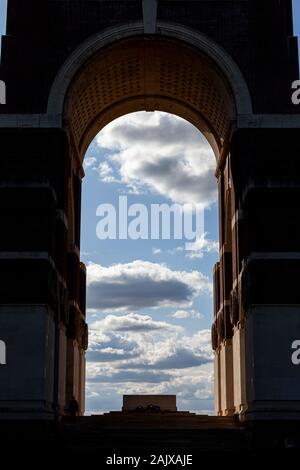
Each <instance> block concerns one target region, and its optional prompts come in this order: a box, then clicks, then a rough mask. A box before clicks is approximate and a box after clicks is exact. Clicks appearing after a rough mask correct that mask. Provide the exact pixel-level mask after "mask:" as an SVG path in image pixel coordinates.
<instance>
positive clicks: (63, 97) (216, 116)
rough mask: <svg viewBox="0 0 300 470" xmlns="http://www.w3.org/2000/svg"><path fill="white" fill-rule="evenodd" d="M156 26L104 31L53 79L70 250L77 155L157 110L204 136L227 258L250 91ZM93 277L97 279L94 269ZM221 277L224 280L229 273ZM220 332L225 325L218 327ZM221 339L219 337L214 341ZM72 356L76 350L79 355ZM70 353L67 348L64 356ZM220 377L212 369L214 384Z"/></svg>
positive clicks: (207, 50) (218, 60) (216, 55)
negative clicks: (124, 122)
mask: <svg viewBox="0 0 300 470" xmlns="http://www.w3.org/2000/svg"><path fill="white" fill-rule="evenodd" d="M161 28H162V31H163V34H162V35H161V36H160V35H158V36H155V37H154V36H145V35H143V34H142V33H141V35H140V34H139V33H138V32H137V31H138V28H137V30H136V31H135V33H134V35H133V36H132V37H128V36H130V35H129V34H128V31H125V32H123V33H124V38H123V39H122V40H120V39H119V37H120V36H122V34H121V33H119V36H118V35H117V37H116V40H115V41H113V40H112V38H111V35H110V34H108V39H107V38H106V36H105V35H104V36H105V37H104V39H103V38H102V39H101V41H100V42H99V41H98V39H97V38H95V39H93V38H92V39H91V41H88V44H86V45H84V46H83V47H82V49H80V50H79V51H75V53H74V57H73V56H72V57H71V58H70V61H69V62H68V63H66V64H65V66H64V67H63V68H62V71H61V72H60V73H59V75H58V77H57V78H56V80H55V82H54V85H53V87H52V91H51V93H50V98H49V103H48V115H49V116H51V114H52V113H54V114H55V113H56V114H57V113H59V112H60V110H61V112H62V117H63V122H64V125H65V128H66V130H67V134H68V138H69V152H70V156H71V162H72V171H73V174H74V175H75V178H73V181H72V180H71V181H70V186H69V192H68V194H69V198H70V200H69V209H68V211H69V213H68V220H69V221H70V224H69V227H70V228H69V230H68V244H69V246H70V247H74V249H73V248H72V250H73V251H74V252H77V251H76V250H77V249H78V248H79V246H80V236H79V233H80V210H79V209H78V208H79V207H80V198H79V194H80V179H81V178H82V177H83V175H84V169H83V160H84V156H85V154H86V151H87V149H88V147H89V145H90V143H91V142H92V141H93V139H94V138H95V137H96V135H97V134H98V133H99V131H101V130H102V129H104V128H105V126H106V125H108V124H110V123H113V122H116V121H115V120H117V119H118V118H120V117H122V116H125V115H127V116H128V115H129V114H130V113H136V112H140V111H148V112H154V111H157V112H161V113H169V114H172V115H173V116H177V119H183V120H185V121H186V122H189V123H190V125H193V126H194V127H195V128H196V129H197V130H198V133H199V131H200V133H202V135H203V138H205V139H206V141H207V145H208V144H209V145H210V149H211V150H212V151H213V154H214V158H215V163H214V172H216V175H217V176H218V177H219V185H218V190H219V198H220V201H221V204H220V212H219V220H220V221H221V224H222V227H221V231H220V233H221V235H222V240H220V242H221V243H222V245H223V244H224V243H225V244H226V253H227V255H228V256H226V258H228V259H229V255H230V250H231V246H230V241H229V240H227V241H226V236H225V234H226V233H227V229H228V227H229V226H230V221H231V219H232V212H231V207H228V205H227V204H226V201H227V199H228V197H227V196H228V193H230V191H231V189H230V169H229V167H228V166H226V165H227V163H228V159H227V157H228V153H229V148H230V142H231V136H232V133H233V131H234V129H235V126H236V122H237V120H238V119H239V116H241V115H247V114H249V112H251V100H250V97H249V93H248V89H247V86H246V84H245V82H244V79H243V77H242V75H241V74H240V72H239V70H238V68H237V67H236V65H235V64H234V63H233V62H232V60H231V58H230V57H229V56H227V55H226V53H225V52H224V53H223V51H220V50H219V49H218V46H216V45H214V44H211V43H210V42H209V41H208V40H207V39H205V38H202V37H198V36H197V37H195V35H194V34H193V33H191V32H189V31H185V30H184V31H182V33H184V34H183V37H186V39H187V41H186V42H183V41H182V40H178V39H177V31H175V30H174V29H172V27H167V26H165V25H164V26H161ZM164 34H165V36H164ZM224 54H225V55H224ZM74 64H75V65H74ZM200 133H199V135H200ZM86 161H87V160H86ZM136 161H138V159H136ZM226 161H227V163H226ZM102 163H104V166H103V165H102V171H103V172H104V173H105V172H106V173H107V174H106V177H107V178H108V179H109V172H110V169H109V168H108V167H107V165H106V166H105V162H102ZM106 164H107V162H106ZM225 180H226V184H225ZM227 183H228V184H227ZM77 186H78V187H77ZM169 196H170V195H169ZM226 198H227V199H226ZM76 208H77V209H76ZM226 224H227V225H228V227H227V229H226V227H225V225H226ZM203 231H204V230H203ZM229 231H230V230H229ZM203 236H204V235H203ZM215 241H216V240H215ZM227 242H228V243H227ZM197 243H198V244H199V245H200V246H203V244H204V245H205V244H207V240H205V238H203V239H200V240H199V239H198V240H197ZM206 246H207V245H206ZM214 246H215V245H214ZM224 246H225V245H224ZM127 264H128V263H127ZM148 267H149V269H150V270H151V267H150V266H148ZM144 268H145V266H144ZM223 268H224V266H223ZM223 268H222V269H223ZM226 269H227V271H228V269H229V271H230V269H232V267H231V266H230V262H227V261H226ZM178 272H180V270H179V271H178ZM95 275H96V277H97V275H99V273H98V274H97V273H96V274H95ZM99 276H100V278H101V275H99ZM227 277H228V279H230V276H229V275H228V276H227ZM215 285H216V286H217V290H218V292H217V297H218V302H216V301H215V308H214V315H215V324H218V322H221V323H222V324H223V323H224V325H225V323H226V322H227V320H228V319H227V314H226V318H225V317H224V313H223V310H222V305H225V304H224V302H225V300H226V299H225V298H222V299H221V298H220V296H222V293H225V290H226V295H227V291H228V288H229V284H228V286H226V289H225V290H224V289H223V288H222V286H221V284H220V282H219V281H218V282H215ZM222 289H223V290H222ZM112 295H113V294H112ZM224 295H225V294H224ZM226 302H227V303H228V301H227V300H226ZM226 302H225V303H226ZM131 313H132V312H131ZM175 313H176V312H175ZM178 315H180V313H179V314H178ZM182 315H183V314H182ZM224 328H225V326H224ZM214 331H215V330H213V332H214ZM218 331H223V329H222V328H219V329H218ZM213 336H214V340H215V335H213ZM223 339H224V338H221V336H218V341H219V340H220V341H223ZM214 343H215V341H214ZM218 345H219V342H218ZM215 347H216V345H215ZM108 352H109V351H108ZM74 354H75V355H77V352H75V353H74ZM74 354H73V353H72V351H71V353H70V356H71V357H72V355H74ZM80 354H81V356H80V357H81V358H82V359H81V366H80V367H79V368H77V372H76V374H75V375H76V377H75V378H74V377H73V380H74V381H75V382H76V383H77V385H76V387H77V388H78V389H80V390H81V397H83V395H84V394H83V389H84V381H85V378H84V373H83V369H84V366H83V362H82V361H83V354H82V351H81V353H80ZM232 367H233V365H232ZM218 370H219V369H218ZM220 380H221V378H220V377H219V372H218V380H217V387H219V384H220ZM75 382H74V383H75ZM76 387H75V388H76ZM71 388H72V387H70V390H71ZM73 390H74V387H73ZM81 401H82V399H81ZM217 406H218V407H219V405H217Z"/></svg>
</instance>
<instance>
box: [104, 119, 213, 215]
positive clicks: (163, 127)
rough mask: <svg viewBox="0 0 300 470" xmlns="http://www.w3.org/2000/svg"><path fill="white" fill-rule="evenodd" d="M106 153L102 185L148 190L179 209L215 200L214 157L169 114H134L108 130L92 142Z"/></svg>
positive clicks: (201, 139) (203, 142) (194, 131)
mask: <svg viewBox="0 0 300 470" xmlns="http://www.w3.org/2000/svg"><path fill="white" fill-rule="evenodd" d="M96 140H97V143H98V146H99V147H101V148H102V149H106V150H109V153H108V155H107V156H106V159H107V160H106V162H105V165H104V166H103V164H100V167H99V175H100V178H101V179H102V180H103V181H106V182H109V181H116V179H118V180H120V182H122V183H123V184H125V185H127V187H128V189H129V190H131V191H133V192H135V193H136V192H137V191H138V190H139V189H140V190H141V191H143V190H144V189H145V187H146V188H148V189H150V190H151V191H153V192H155V193H157V194H160V195H163V196H165V197H168V198H170V199H171V200H172V201H174V202H177V203H181V204H184V203H193V204H199V205H201V206H203V207H208V206H210V205H211V204H212V203H213V202H215V201H216V198H217V185H216V180H215V176H214V173H215V167H216V163H215V157H214V154H213V151H212V149H211V147H210V145H209V144H208V142H207V141H206V139H205V138H204V137H203V135H202V134H201V133H200V132H199V131H198V130H197V129H196V128H195V127H194V126H192V125H191V124H190V123H188V122H187V121H185V120H183V119H181V118H179V117H177V116H173V115H170V114H167V113H162V112H155V113H145V112H139V113H133V114H129V115H125V116H122V117H120V118H119V119H116V120H115V121H113V122H112V123H110V124H108V125H107V126H106V127H105V128H104V129H103V130H102V131H101V132H100V133H99V134H98V136H97V138H96Z"/></svg>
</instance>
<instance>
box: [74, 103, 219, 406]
mask: <svg viewBox="0 0 300 470" xmlns="http://www.w3.org/2000/svg"><path fill="white" fill-rule="evenodd" d="M84 170H85V178H84V182H83V198H82V232H81V259H82V260H83V261H84V262H85V264H86V266H87V307H88V309H87V322H88V324H89V336H90V339H89V349H88V351H87V376H86V381H87V388H86V392H87V393H86V412H87V413H88V414H90V413H93V414H95V413H96V414H97V413H101V412H104V411H109V410H120V409H121V406H122V402H121V401H122V395H128V394H129V395H136V394H142V395H158V394H164V395H176V396H177V406H178V408H179V409H181V410H193V411H196V412H202V413H206V414H207V413H210V414H212V413H213V409H214V398H213V389H214V386H213V362H212V359H213V352H212V348H211V333H210V327H211V323H212V321H213V315H212V310H213V302H212V273H213V266H214V264H215V263H216V261H217V259H218V254H219V244H218V204H217V182H216V178H215V158H214V153H213V150H212V148H211V146H210V145H209V143H208V142H207V140H206V139H205V137H204V136H203V135H202V134H201V133H200V132H199V130H198V129H196V128H195V127H194V126H193V125H191V124H190V123H188V122H187V121H185V120H183V119H182V118H179V117H177V116H174V115H170V114H167V113H163V112H153V113H146V112H138V113H133V114H127V115H124V116H123V117H121V118H117V119H116V120H115V121H113V122H112V123H110V124H109V125H107V126H106V127H105V128H103V129H102V131H101V132H100V133H99V134H98V135H97V137H96V138H95V139H94V140H93V142H92V144H91V145H90V146H89V148H88V150H87V153H86V156H85V160H84ZM191 209H194V211H193V215H192V224H190V223H189V222H190V220H191V219H190V216H191ZM196 209H197V211H198V212H197V216H196ZM173 210H174V212H173ZM176 210H177V211H178V212H176ZM158 211H159V218H157V217H156V215H157V213H158ZM180 229H182V230H180ZM189 231H190V232H191V233H189ZM196 232H197V233H196Z"/></svg>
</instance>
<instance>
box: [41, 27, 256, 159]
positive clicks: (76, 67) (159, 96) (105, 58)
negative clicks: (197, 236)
mask: <svg viewBox="0 0 300 470" xmlns="http://www.w3.org/2000/svg"><path fill="white" fill-rule="evenodd" d="M174 46H175V47H174ZM140 110H147V111H154V110H160V111H165V112H170V113H172V114H176V115H179V116H181V117H182V118H184V119H186V120H187V121H190V122H191V123H192V124H194V125H195V126H196V127H198V128H199V130H200V131H201V132H202V133H203V134H204V135H205V136H206V137H207V139H208V141H209V142H210V144H211V146H212V148H213V150H214V152H215V155H216V159H217V161H219V159H220V157H222V156H223V157H224V156H225V155H224V154H225V153H227V151H228V145H229V141H230V136H231V134H232V131H233V130H234V129H235V127H236V123H237V122H238V120H239V118H240V117H242V116H251V115H252V103H251V97H250V93H249V89H248V86H247V83H246V81H245V79H244V77H243V75H242V73H241V71H240V69H239V67H238V66H237V64H236V63H235V62H234V61H233V59H232V58H231V57H230V56H229V54H228V53H227V52H226V51H225V50H224V49H222V48H221V47H220V46H218V45H217V44H216V43H215V42H214V41H212V40H211V39H209V38H207V37H206V36H204V35H203V34H200V33H198V32H196V31H193V30H192V29H190V28H186V27H184V26H181V25H178V24H170V23H166V22H158V27H157V34H155V35H153V36H147V35H144V30H143V23H142V22H137V23H132V24H131V25H124V26H119V27H116V28H110V29H108V30H105V31H103V32H101V33H99V34H96V35H93V36H92V37H90V38H89V39H87V40H86V41H85V42H84V43H83V44H81V45H80V46H79V47H78V48H77V49H76V50H75V51H74V52H73V53H72V54H71V55H70V57H69V58H68V59H67V61H66V62H65V63H64V64H63V66H62V67H61V69H60V71H59V72H58V74H57V76H56V78H55V80H54V83H53V85H52V88H51V91H50V94H49V100H48V107H47V115H48V117H49V119H52V118H53V117H56V118H57V117H59V119H60V120H61V123H62V126H66V127H67V129H68V132H69V136H70V140H71V142H72V146H73V149H74V151H75V153H76V154H77V157H78V159H79V160H80V161H81V162H82V159H83V157H84V154H85V151H86V149H87V147H88V145H89V143H90V142H91V140H92V139H93V137H95V135H96V133H97V132H99V131H100V130H101V129H102V128H103V127H104V126H105V125H106V124H108V123H109V122H111V121H113V120H114V119H116V118H117V117H119V116H121V115H124V114H127V113H129V112H134V111H140Z"/></svg>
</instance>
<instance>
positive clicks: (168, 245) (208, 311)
mask: <svg viewBox="0 0 300 470" xmlns="http://www.w3.org/2000/svg"><path fill="white" fill-rule="evenodd" d="M294 4H295V10H294V13H295V29H296V31H295V32H296V33H297V32H300V1H299V0H296V1H295V2H294ZM5 7H6V1H5V0H0V33H1V31H2V33H3V31H4V20H5V15H4V11H5ZM214 168H215V161H214V155H213V153H212V151H211V149H210V147H209V145H208V144H207V142H206V141H205V139H204V138H203V137H202V136H201V134H200V133H199V131H197V130H196V129H195V128H194V127H193V126H192V125H190V124H189V123H187V122H185V121H183V120H182V119H180V118H176V117H174V116H170V115H166V114H164V113H137V114H135V115H130V116H125V117H122V118H120V119H119V120H116V121H114V122H113V123H111V124H109V125H108V126H107V127H106V128H105V129H103V130H102V132H101V133H100V134H99V135H98V136H97V138H96V139H95V140H94V141H93V142H92V143H91V145H90V147H89V149H88V151H87V154H86V158H85V173H86V175H85V178H84V184H83V201H82V240H81V257H82V260H83V261H84V262H86V264H87V265H88V322H89V326H90V348H89V351H88V354H87V359H88V362H87V410H90V411H91V410H93V411H104V410H110V409H120V407H121V397H122V394H124V393H175V394H177V397H178V404H179V407H180V409H190V410H198V411H208V412H212V411H213V367H212V353H211V347H210V330H209V329H210V325H211V318H212V286H211V280H212V268H213V264H214V263H215V262H216V261H217V258H218V253H217V251H218V244H217V240H218V222H217V221H218V217H217V213H218V208H217V203H216V196H217V187H216V181H215V178H214ZM120 195H127V197H128V204H129V205H130V204H133V203H140V204H144V205H145V206H146V207H147V208H149V207H150V205H151V204H153V203H156V204H161V203H168V204H173V203H185V202H194V203H198V204H201V205H202V207H203V208H205V211H204V214H205V225H204V229H205V237H203V238H202V239H201V240H200V243H199V248H200V249H199V250H198V251H195V252H192V253H191V252H187V251H186V250H184V241H180V240H121V241H118V240H105V241H103V240H101V241H100V240H99V238H98V237H97V234H96V228H97V224H98V222H99V220H100V218H99V217H98V216H97V215H96V210H97V207H98V206H99V205H100V204H102V203H110V204H113V205H114V206H115V207H118V199H119V196H120Z"/></svg>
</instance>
